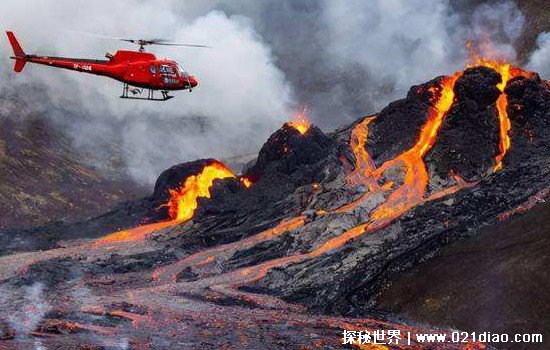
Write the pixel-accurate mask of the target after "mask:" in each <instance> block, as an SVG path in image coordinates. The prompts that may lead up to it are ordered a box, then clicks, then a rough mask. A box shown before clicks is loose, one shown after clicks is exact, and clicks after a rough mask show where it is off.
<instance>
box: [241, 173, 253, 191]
mask: <svg viewBox="0 0 550 350" xmlns="http://www.w3.org/2000/svg"><path fill="white" fill-rule="evenodd" d="M239 181H240V182H241V183H242V184H243V186H244V187H246V188H250V187H252V181H251V180H250V179H248V178H247V177H244V176H243V177H241V178H239Z"/></svg>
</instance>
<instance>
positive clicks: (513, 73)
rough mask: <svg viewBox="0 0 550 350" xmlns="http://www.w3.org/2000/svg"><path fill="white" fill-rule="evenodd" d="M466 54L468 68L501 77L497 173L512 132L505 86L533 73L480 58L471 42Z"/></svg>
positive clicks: (507, 148) (500, 60)
mask: <svg viewBox="0 0 550 350" xmlns="http://www.w3.org/2000/svg"><path fill="white" fill-rule="evenodd" d="M466 47H467V49H468V53H469V55H470V61H471V62H470V64H469V66H470V67H471V66H484V67H488V68H491V69H493V70H495V71H496V72H498V73H499V74H500V77H501V82H500V83H499V84H498V85H497V88H498V89H499V90H500V92H501V93H500V96H499V98H498V99H497V102H496V106H497V111H498V121H499V146H498V147H499V154H497V155H496V157H495V163H496V164H495V166H494V168H493V170H494V171H499V170H501V169H502V168H503V162H504V157H505V156H506V154H507V153H508V151H509V150H510V147H511V146H512V140H511V138H510V131H511V130H512V122H511V121H510V118H509V116H508V96H507V95H506V92H505V90H506V86H507V85H508V82H509V81H510V80H511V79H513V78H516V77H519V76H524V77H530V76H532V75H533V74H534V73H533V72H530V71H526V70H523V69H521V68H518V67H514V66H512V65H511V64H510V63H509V62H507V61H506V60H503V59H488V58H485V57H482V56H481V55H480V54H478V53H477V52H476V50H475V49H474V47H473V44H472V42H471V41H469V42H467V43H466Z"/></svg>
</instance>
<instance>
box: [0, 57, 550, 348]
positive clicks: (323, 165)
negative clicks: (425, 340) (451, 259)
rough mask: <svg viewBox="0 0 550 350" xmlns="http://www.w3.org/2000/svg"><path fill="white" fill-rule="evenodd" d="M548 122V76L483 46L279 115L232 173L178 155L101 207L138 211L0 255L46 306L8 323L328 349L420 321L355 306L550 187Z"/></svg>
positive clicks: (150, 339)
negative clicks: (296, 113) (372, 92)
mask: <svg viewBox="0 0 550 350" xmlns="http://www.w3.org/2000/svg"><path fill="white" fill-rule="evenodd" d="M549 123H550V88H549V86H548V84H547V83H546V82H545V81H542V80H541V79H540V77H539V76H538V75H537V74H536V73H533V72H527V71H524V70H521V69H518V68H515V67H512V66H510V65H509V64H507V63H502V62H493V61H485V60H482V59H478V60H477V61H476V64H475V65H473V66H472V67H469V68H466V69H465V70H463V71H460V72H457V73H455V74H452V75H450V76H443V77H438V78H435V79H433V80H432V81H429V82H427V83H425V84H421V85H418V86H414V87H412V88H411V89H410V91H409V93H408V94H407V97H406V98H404V99H403V100H400V101H396V102H393V103H391V104H390V105H389V106H388V107H386V108H385V109H383V110H382V111H381V112H380V113H379V114H377V115H373V116H368V117H365V118H362V119H360V120H358V121H357V122H355V123H353V124H352V125H350V126H347V127H343V128H341V129H339V130H338V131H336V132H334V133H332V134H328V135H327V134H325V133H323V132H322V131H321V130H320V129H319V128H317V127H316V126H313V125H309V123H303V121H302V122H300V123H297V122H291V123H287V124H286V125H284V126H283V127H282V128H281V129H279V130H277V131H276V132H275V133H274V134H273V135H272V136H271V137H270V138H269V140H268V141H267V142H266V143H265V144H264V146H263V147H262V149H261V151H260V153H259V156H258V158H257V160H256V162H255V164H254V165H252V166H251V167H250V168H249V169H247V171H246V172H245V173H244V175H243V176H237V175H235V174H234V173H233V172H231V170H229V169H228V168H227V167H226V166H224V165H223V164H221V163H220V162H218V161H216V160H200V161H196V162H191V163H186V164H181V165H178V166H175V167H173V168H171V169H168V170H167V171H166V172H164V173H163V174H162V175H161V176H160V177H159V180H158V181H157V184H156V186H155V193H154V194H153V195H152V196H151V197H150V198H147V199H145V200H144V201H142V202H140V204H139V205H134V206H129V207H128V208H124V209H122V210H121V211H120V212H118V213H114V214H113V213H111V214H109V215H107V216H105V217H103V218H102V219H101V220H103V221H109V220H111V221H116V220H117V219H118V218H120V217H121V215H122V214H121V212H123V211H125V213H126V215H128V213H129V214H132V215H137V214H136V213H138V211H135V208H139V210H140V211H139V213H143V212H147V213H148V214H147V215H145V214H143V215H142V216H143V219H145V217H147V218H148V220H149V221H148V223H143V224H142V225H140V226H138V227H135V228H129V229H124V230H121V231H118V232H115V233H113V234H110V235H106V236H105V237H103V238H100V239H99V240H94V241H91V242H84V243H82V241H79V242H75V243H74V244H69V245H66V246H67V248H65V249H53V250H47V251H44V252H40V253H21V254H16V255H11V256H8V257H5V258H2V259H0V264H1V265H2V267H3V268H2V270H1V271H2V272H1V273H0V276H1V277H2V281H3V286H4V287H3V288H5V290H6V293H8V294H9V293H12V294H13V293H17V292H18V291H20V290H21V288H23V286H25V284H28V283H29V281H32V282H33V283H42V285H43V288H42V289H41V290H42V293H43V294H45V295H47V296H48V300H49V303H48V310H50V311H48V312H43V314H41V316H40V321H39V322H38V323H37V324H36V326H35V327H33V328H34V329H32V330H31V331H25V330H26V329H27V328H28V327H27V328H24V327H22V326H20V327H18V324H16V323H13V322H12V323H10V322H9V321H8V320H7V319H5V320H4V321H5V322H4V323H5V328H6V329H7V331H6V335H5V337H6V338H10V339H11V340H9V344H10V346H13V347H14V348H17V347H18V346H24V345H25V344H29V343H30V342H32V341H34V338H33V337H38V336H42V335H44V334H48V337H47V338H44V339H42V338H41V339H42V340H41V342H43V343H44V344H49V345H56V346H66V347H65V348H67V349H69V348H75V349H76V348H78V347H77V346H76V345H75V344H88V345H90V346H93V345H97V341H98V340H97V334H101V335H102V341H104V342H106V343H108V342H109V341H113V339H116V338H117V337H118V338H120V336H121V335H124V337H125V338H126V339H127V340H128V344H129V345H128V346H130V347H132V348H136V349H141V348H144V349H175V348H184V349H185V348H190V349H191V348H196V347H197V346H199V347H200V348H203V349H217V348H220V347H225V348H231V349H258V348H260V347H262V346H263V345H265V344H266V343H269V344H275V345H274V348H301V349H312V348H325V349H335V348H340V347H341V344H340V341H341V340H340V338H341V332H342V329H348V330H373V329H400V330H402V331H413V332H420V331H423V330H424V331H425V329H424V328H425V327H417V326H415V325H414V323H412V322H406V323H405V324H403V323H400V324H395V323H392V322H388V321H387V320H384V321H381V320H377V319H373V318H367V317H369V310H370V308H371V306H372V303H373V300H374V297H375V296H376V295H377V293H379V292H380V290H381V288H382V287H383V286H385V285H386V284H387V283H388V282H389V281H391V280H393V279H394V277H395V276H396V274H397V273H399V272H400V271H402V270H403V269H405V268H407V267H409V266H411V265H413V264H415V263H416V262H418V261H419V260H421V259H423V258H425V257H426V256H430V255H431V254H433V253H434V252H436V251H437V249H438V248H439V247H440V246H442V245H443V244H446V243H448V242H450V241H453V240H456V239H458V238H462V237H465V236H468V235H471V234H474V233H475V232H476V231H477V230H479V229H480V228H481V227H482V226H486V225H489V224H491V223H494V222H496V221H497V220H498V218H499V217H500V218H503V217H506V218H507V217H509V216H511V215H513V214H514V213H515V212H516V211H517V210H519V209H517V208H520V209H521V210H524V209H523V208H526V207H528V205H526V204H525V203H532V202H533V200H532V196H535V197H536V198H540V197H541V193H542V194H544V196H545V195H546V194H548V193H550V191H549V190H548V188H550V187H549V186H550V177H548V172H550V167H549V165H550V164H549V162H550V157H549V155H550V154H549V153H550V150H549V148H548V146H549V145H548V141H549V140H550V135H549V131H548V130H549V129H548V124H549ZM143 208H146V209H147V210H145V211H144V210H143ZM87 225H88V226H90V225H92V223H91V222H88V223H81V224H80V226H78V227H79V232H86V230H87V229H86V226H87ZM90 227H93V228H94V229H96V230H97V225H96V226H93V225H92V226H90ZM57 229H59V228H57ZM61 229H65V230H72V228H71V226H70V225H68V226H66V227H64V228H61ZM82 290H86V293H88V296H87V298H86V302H85V303H83V302H82V301H81V300H80V301H79V300H75V298H74V295H75V291H77V292H79V293H82ZM8 294H6V295H8ZM3 306H4V309H5V310H10V307H13V305H12V304H11V303H8V302H4V303H3ZM308 310H309V311H311V310H314V311H316V312H315V313H312V314H307V312H308ZM12 311H13V312H14V313H16V312H18V311H17V310H12ZM319 311H321V312H322V313H323V314H325V316H323V315H320V314H319V313H318V312H319ZM326 314H332V316H326ZM337 315H339V316H337ZM343 315H346V317H344V316H343ZM23 318H24V317H23ZM259 324H262V326H261V327H259V326H258V325H259ZM52 334H55V335H52ZM166 334H170V335H171V336H170V337H166V336H165V335H166ZM209 334H216V335H217V337H216V338H215V339H212V337H209V336H208V335H209ZM16 335H17V336H16ZM190 339H193V342H192V345H189V342H190ZM67 344H69V345H67ZM181 344H183V345H181ZM186 344H188V345H186ZM197 344H198V345H197ZM462 345H463V344H462ZM67 346H68V347H67ZM70 346H72V347H70ZM186 346H187V347H186ZM416 346H417V348H430V347H426V346H424V345H423V344H416ZM467 346H468V348H470V349H476V348H479V349H482V348H485V345H483V344H477V343H473V342H472V343H470V344H468V345H467ZM386 348H401V349H408V348H410V347H407V345H402V346H401V345H395V344H394V345H391V346H387V347H386ZM438 348H442V349H458V348H462V347H461V346H460V344H458V345H457V344H450V343H448V344H441V345H440V346H439V347H438Z"/></svg>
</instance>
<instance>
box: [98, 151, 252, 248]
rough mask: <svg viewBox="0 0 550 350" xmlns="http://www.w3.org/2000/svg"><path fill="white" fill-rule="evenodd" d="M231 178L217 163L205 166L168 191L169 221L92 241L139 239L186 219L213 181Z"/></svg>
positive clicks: (107, 242)
mask: <svg viewBox="0 0 550 350" xmlns="http://www.w3.org/2000/svg"><path fill="white" fill-rule="evenodd" d="M234 177H235V174H233V172H232V171H231V170H229V168H227V167H226V166H225V165H224V164H222V163H220V162H214V163H212V164H209V165H206V166H205V167H204V168H203V169H202V171H201V172H200V173H199V174H197V175H191V176H189V177H188V178H186V179H185V182H184V183H183V184H182V186H181V187H180V188H178V189H175V190H169V193H170V199H169V200H168V203H167V204H165V205H164V206H166V207H168V214H169V216H170V220H167V221H162V222H157V223H153V224H148V225H142V226H138V227H135V228H133V229H130V230H122V231H118V232H115V233H112V234H110V235H108V236H105V237H103V238H101V239H99V240H97V241H96V242H95V244H96V245H104V244H110V243H122V242H135V241H140V240H143V239H145V238H146V237H147V236H148V235H150V234H152V233H154V232H156V231H159V230H162V229H165V228H168V227H172V226H175V225H177V224H180V223H182V222H185V221H187V220H189V219H191V218H192V217H193V214H194V213H195V211H196V209H197V207H198V199H199V198H210V189H211V188H212V185H213V184H214V181H216V180H221V179H227V178H234ZM245 186H246V184H245Z"/></svg>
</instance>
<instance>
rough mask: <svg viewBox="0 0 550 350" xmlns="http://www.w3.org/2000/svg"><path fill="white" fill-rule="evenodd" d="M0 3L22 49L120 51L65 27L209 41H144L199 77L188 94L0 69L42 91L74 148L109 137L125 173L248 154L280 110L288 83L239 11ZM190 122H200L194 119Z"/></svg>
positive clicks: (65, 0)
mask: <svg viewBox="0 0 550 350" xmlns="http://www.w3.org/2000/svg"><path fill="white" fill-rule="evenodd" d="M0 7H1V11H0V22H1V23H3V24H4V25H5V26H6V27H7V28H9V29H11V30H14V31H15V32H16V34H17V36H18V37H19V39H20V41H21V43H22V45H23V48H24V49H25V50H26V51H28V53H33V52H38V53H40V54H51V55H56V54H58V55H65V56H72V57H91V58H97V57H101V56H100V55H103V54H104V53H105V52H113V51H115V50H116V49H117V48H129V45H127V44H124V43H121V42H116V41H110V40H103V39H96V38H92V37H89V36H82V35H79V34H75V33H71V32H69V31H70V30H78V31H84V32H91V33H97V34H102V35H113V36H117V37H132V38H134V37H161V38H166V39H169V40H174V41H184V42H190V43H203V44H208V45H211V46H212V47H213V49H211V50H200V51H199V50H182V49H174V48H170V47H154V48H151V50H154V52H155V53H156V54H157V56H159V57H168V58H172V59H174V60H176V61H178V62H180V63H181V64H182V65H183V66H184V67H186V68H187V69H188V70H189V71H190V72H191V73H193V74H195V75H196V76H197V78H198V79H199V81H200V85H199V88H197V89H196V90H195V91H194V92H193V93H192V94H189V93H183V92H182V93H179V94H178V96H177V98H175V99H173V100H171V101H169V102H166V103H148V102H137V103H136V102H130V101H123V100H119V99H118V98H117V96H118V94H120V89H121V86H120V84H119V83H117V82H115V81H111V80H108V79H105V78H101V77H91V76H84V75H83V74H78V73H75V72H63V71H59V70H58V71H54V70H53V69H50V68H47V67H32V66H31V65H28V66H27V67H25V70H24V72H23V74H21V75H17V76H16V75H15V73H12V72H4V74H2V75H1V80H2V81H1V83H2V86H3V87H6V86H8V87H17V86H21V85H18V84H25V83H27V84H31V85H32V84H34V85H36V84H38V83H40V82H42V83H44V84H45V85H46V86H47V87H48V89H47V91H45V92H44V91H42V92H40V93H41V94H46V96H47V97H46V98H45V100H46V104H48V105H49V107H50V109H54V108H52V107H55V108H56V109H57V112H56V113H51V114H52V116H53V118H54V119H55V120H56V121H57V122H58V123H60V124H62V125H64V126H65V127H67V128H68V129H69V130H70V134H71V136H73V139H74V140H75V142H76V143H77V145H79V146H85V148H86V149H87V150H88V151H90V154H94V153H96V152H97V154H101V155H104V154H109V152H110V151H111V150H110V149H108V148H107V151H105V148H104V147H98V146H109V145H112V144H113V143H116V144H118V146H119V147H120V148H121V149H122V151H123V156H124V160H125V162H126V165H127V167H128V170H129V172H130V174H131V175H132V176H133V177H134V178H135V179H137V180H139V181H142V182H148V183H150V182H152V181H153V180H154V179H155V177H156V176H157V175H158V174H159V173H160V171H162V170H163V169H164V168H166V167H168V166H170V165H173V164H175V163H178V162H182V161H186V160H191V159H194V158H197V157H210V156H214V157H228V156H232V155H235V154H240V153H246V152H250V151H251V150H254V149H256V148H257V147H259V145H260V144H261V142H263V141H264V140H265V139H266V138H267V136H268V135H269V133H270V132H272V131H273V130H274V129H276V128H277V127H279V126H280V125H281V123H282V122H283V121H285V120H286V119H287V118H288V116H289V111H288V109H287V107H288V103H289V100H290V90H289V86H288V84H287V83H286V82H285V78H284V75H283V74H282V73H281V72H280V71H279V70H278V69H277V68H276V67H275V65H274V64H273V59H272V56H271V52H270V50H269V48H268V47H267V46H266V45H265V44H264V43H263V42H262V39H261V37H260V36H259V35H257V34H256V33H255V31H254V28H253V27H252V25H251V23H250V21H247V20H246V19H245V18H244V17H242V16H231V17H230V16H228V15H226V14H225V13H223V12H221V11H216V10H212V11H208V12H207V13H206V14H203V15H201V16H200V17H197V18H193V19H186V18H185V17H184V16H178V15H176V9H179V2H178V1H176V0H170V1H168V0H166V1H155V2H144V1H139V0H125V1H116V2H113V1H94V2H84V1H72V0H44V1H25V2H21V1H19V0H7V1H3V2H2V4H1V5H0ZM9 51H10V47H9V45H8V43H7V40H4V41H3V44H2V56H3V57H4V58H3V59H2V63H3V64H4V65H6V66H11V64H12V63H11V62H9V61H8V60H7V59H6V57H7V56H9V55H10V54H11V52H9ZM21 92H23V91H21ZM32 96H33V94H32V91H31V94H29V95H27V96H25V98H26V99H28V100H31V101H32V98H33V97H32ZM41 102H43V101H41ZM29 103H32V102H29ZM35 108H37V109H40V107H35ZM197 120H198V121H202V123H198V124H199V125H197V122H196V121H197ZM96 148H97V149H96ZM98 158H100V157H98Z"/></svg>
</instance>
